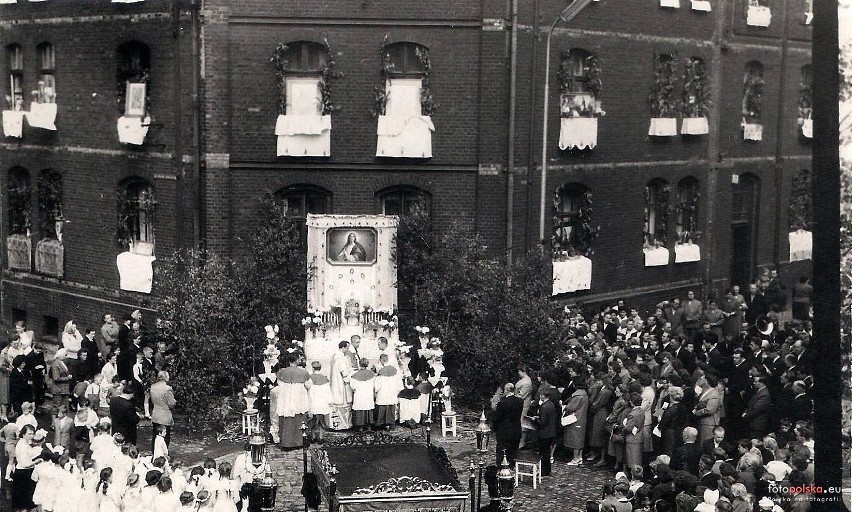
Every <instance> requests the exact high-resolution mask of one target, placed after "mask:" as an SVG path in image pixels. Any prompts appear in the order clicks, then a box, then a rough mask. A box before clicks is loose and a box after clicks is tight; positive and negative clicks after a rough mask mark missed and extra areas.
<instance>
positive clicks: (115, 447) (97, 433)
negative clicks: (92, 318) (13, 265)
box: [0, 310, 224, 512]
mask: <svg viewBox="0 0 852 512" xmlns="http://www.w3.org/2000/svg"><path fill="white" fill-rule="evenodd" d="M85 332H86V334H85V335H83V334H81V332H80V330H79V328H78V327H77V325H76V324H75V322H74V321H73V320H72V321H69V322H67V323H66V324H65V326H64V328H63V329H62V333H61V336H60V339H59V340H58V341H59V342H60V344H59V348H58V349H57V350H56V352H55V353H54V354H53V355H52V357H49V356H48V357H47V358H46V356H45V354H44V353H43V352H42V351H41V350H40V349H39V348H38V347H37V346H34V344H33V332H32V331H29V330H27V328H26V325H25V323H24V322H22V321H18V322H16V324H15V332H14V333H13V334H11V335H10V336H9V337H8V338H7V339H6V340H4V342H3V345H4V346H3V348H2V351H0V421H2V422H4V423H5V424H4V425H3V427H2V428H0V441H2V442H3V444H4V446H5V450H4V451H3V453H2V458H3V459H4V460H3V464H2V468H3V470H4V471H3V477H4V480H5V481H6V482H9V483H10V484H9V485H10V487H11V499H12V508H13V509H14V510H16V511H20V510H32V509H34V508H35V507H36V506H38V507H39V509H40V510H41V511H42V512H44V511H52V510H56V511H60V512H62V511H65V510H72V511H74V512H76V511H77V510H80V511H83V510H86V511H89V510H99V508H98V507H102V508H100V510H110V511H111V510H142V509H139V508H138V503H141V501H139V500H140V493H142V494H141V496H144V494H151V493H153V492H154V491H155V490H158V487H157V486H158V485H159V486H160V488H159V490H161V491H162V492H164V493H165V492H166V491H167V490H168V489H165V488H166V487H168V488H169V489H172V491H170V492H171V493H172V494H175V492H174V489H180V490H181V491H182V490H183V489H182V486H181V485H176V483H177V482H178V481H179V479H178V478H175V477H174V475H171V470H170V468H169V456H168V445H169V442H170V437H171V435H170V434H171V427H172V425H173V424H174V419H173V416H172V410H173V409H174V407H175V405H176V401H175V398H174V393H173V390H172V388H171V386H169V384H168V382H169V369H170V366H171V364H172V361H173V355H172V348H171V347H168V346H166V345H165V344H164V343H162V342H155V341H153V338H154V337H153V335H152V333H151V332H149V330H148V329H147V328H146V326H145V324H144V322H143V320H142V315H141V312H140V311H138V310H136V311H133V312H132V313H131V314H129V315H127V316H126V317H125V318H124V319H123V322H122V323H121V324H119V323H118V322H116V321H115V320H114V319H113V317H112V315H110V314H106V315H104V316H103V324H102V325H101V327H100V328H99V329H97V330H96V329H93V328H89V329H86V330H85ZM48 361H49V362H48ZM141 421H150V422H151V425H152V427H153V429H152V432H153V434H152V436H151V444H150V446H146V447H144V449H145V453H151V455H150V456H149V457H140V451H139V447H138V446H137V443H138V435H137V428H138V425H139V423H140V422H141ZM152 471H153V472H155V473H157V472H158V474H159V475H160V476H162V477H163V478H160V477H159V476H158V477H157V479H156V481H154V482H153V483H151V480H152V479H153V478H154V474H153V473H152ZM133 475H136V477H137V478H136V481H135V483H131V480H133ZM170 475H171V478H172V480H169V477H170ZM160 482H165V483H162V484H161V483H160ZM184 487H185V486H184ZM108 489H109V491H108ZM143 489H147V490H144V491H143ZM210 491H211V493H212V492H213V491H215V489H210ZM178 494H180V493H179V492H178V493H176V494H175V496H176V498H175V499H174V500H171V499H166V498H162V499H161V500H159V501H163V502H164V503H165V502H169V503H171V501H174V502H175V503H179V501H180V500H179V499H178V498H179V496H177V495H178ZM158 496H159V495H158ZM60 497H61V499H60ZM72 498H73V499H72ZM121 499H126V500H127V501H128V505H127V506H126V507H124V508H122V507H121V506H120V505H121V501H120V500H121ZM194 499H195V498H193V500H194ZM117 500H118V501H117ZM131 500H136V501H137V502H138V503H137V505H130V504H129V502H130V501H131ZM78 506H79V507H80V508H76V507H78ZM134 506H137V508H133V507H134ZM163 507H164V508H158V509H157V510H158V511H159V510H164V511H165V510H172V509H173V508H169V506H167V505H163ZM144 510H149V509H148V508H144ZM223 510H224V509H223Z"/></svg>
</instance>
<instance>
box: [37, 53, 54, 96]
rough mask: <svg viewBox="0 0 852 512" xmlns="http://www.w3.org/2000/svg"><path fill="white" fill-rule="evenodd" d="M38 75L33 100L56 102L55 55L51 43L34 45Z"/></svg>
mask: <svg viewBox="0 0 852 512" xmlns="http://www.w3.org/2000/svg"><path fill="white" fill-rule="evenodd" d="M36 52H37V54H38V63H39V72H40V77H39V81H38V89H37V90H36V91H35V93H36V98H35V101H37V102H38V103H56V55H55V53H54V50H53V45H52V44H50V43H41V44H39V45H38V46H37V47H36Z"/></svg>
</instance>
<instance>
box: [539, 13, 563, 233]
mask: <svg viewBox="0 0 852 512" xmlns="http://www.w3.org/2000/svg"><path fill="white" fill-rule="evenodd" d="M560 19H561V18H556V21H554V22H553V25H551V26H550V31H549V32H548V33H547V43H545V51H544V101H543V102H542V114H541V193H540V195H539V205H538V207H539V211H538V243H540V244H541V246H542V249H543V248H544V216H545V213H544V212H545V206H546V205H547V115H548V110H549V103H550V42H551V40H552V39H553V31H554V30H555V29H556V24H557V23H559V20H560Z"/></svg>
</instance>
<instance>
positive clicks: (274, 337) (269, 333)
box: [263, 324, 278, 341]
mask: <svg viewBox="0 0 852 512" xmlns="http://www.w3.org/2000/svg"><path fill="white" fill-rule="evenodd" d="M263 329H264V330H265V331H266V339H268V340H270V341H278V324H276V325H267V326H266V327H264V328H263Z"/></svg>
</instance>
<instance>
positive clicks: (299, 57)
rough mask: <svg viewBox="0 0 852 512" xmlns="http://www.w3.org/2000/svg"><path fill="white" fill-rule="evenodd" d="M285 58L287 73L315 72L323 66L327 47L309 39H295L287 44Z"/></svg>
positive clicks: (318, 71) (326, 55)
mask: <svg viewBox="0 0 852 512" xmlns="http://www.w3.org/2000/svg"><path fill="white" fill-rule="evenodd" d="M285 58H286V59H287V72H288V73H311V74H317V73H320V72H321V71H322V68H323V67H325V63H326V59H327V58H328V48H327V47H326V46H325V45H322V44H320V43H314V42H311V41H296V42H294V43H288V44H287V51H286V52H285Z"/></svg>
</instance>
